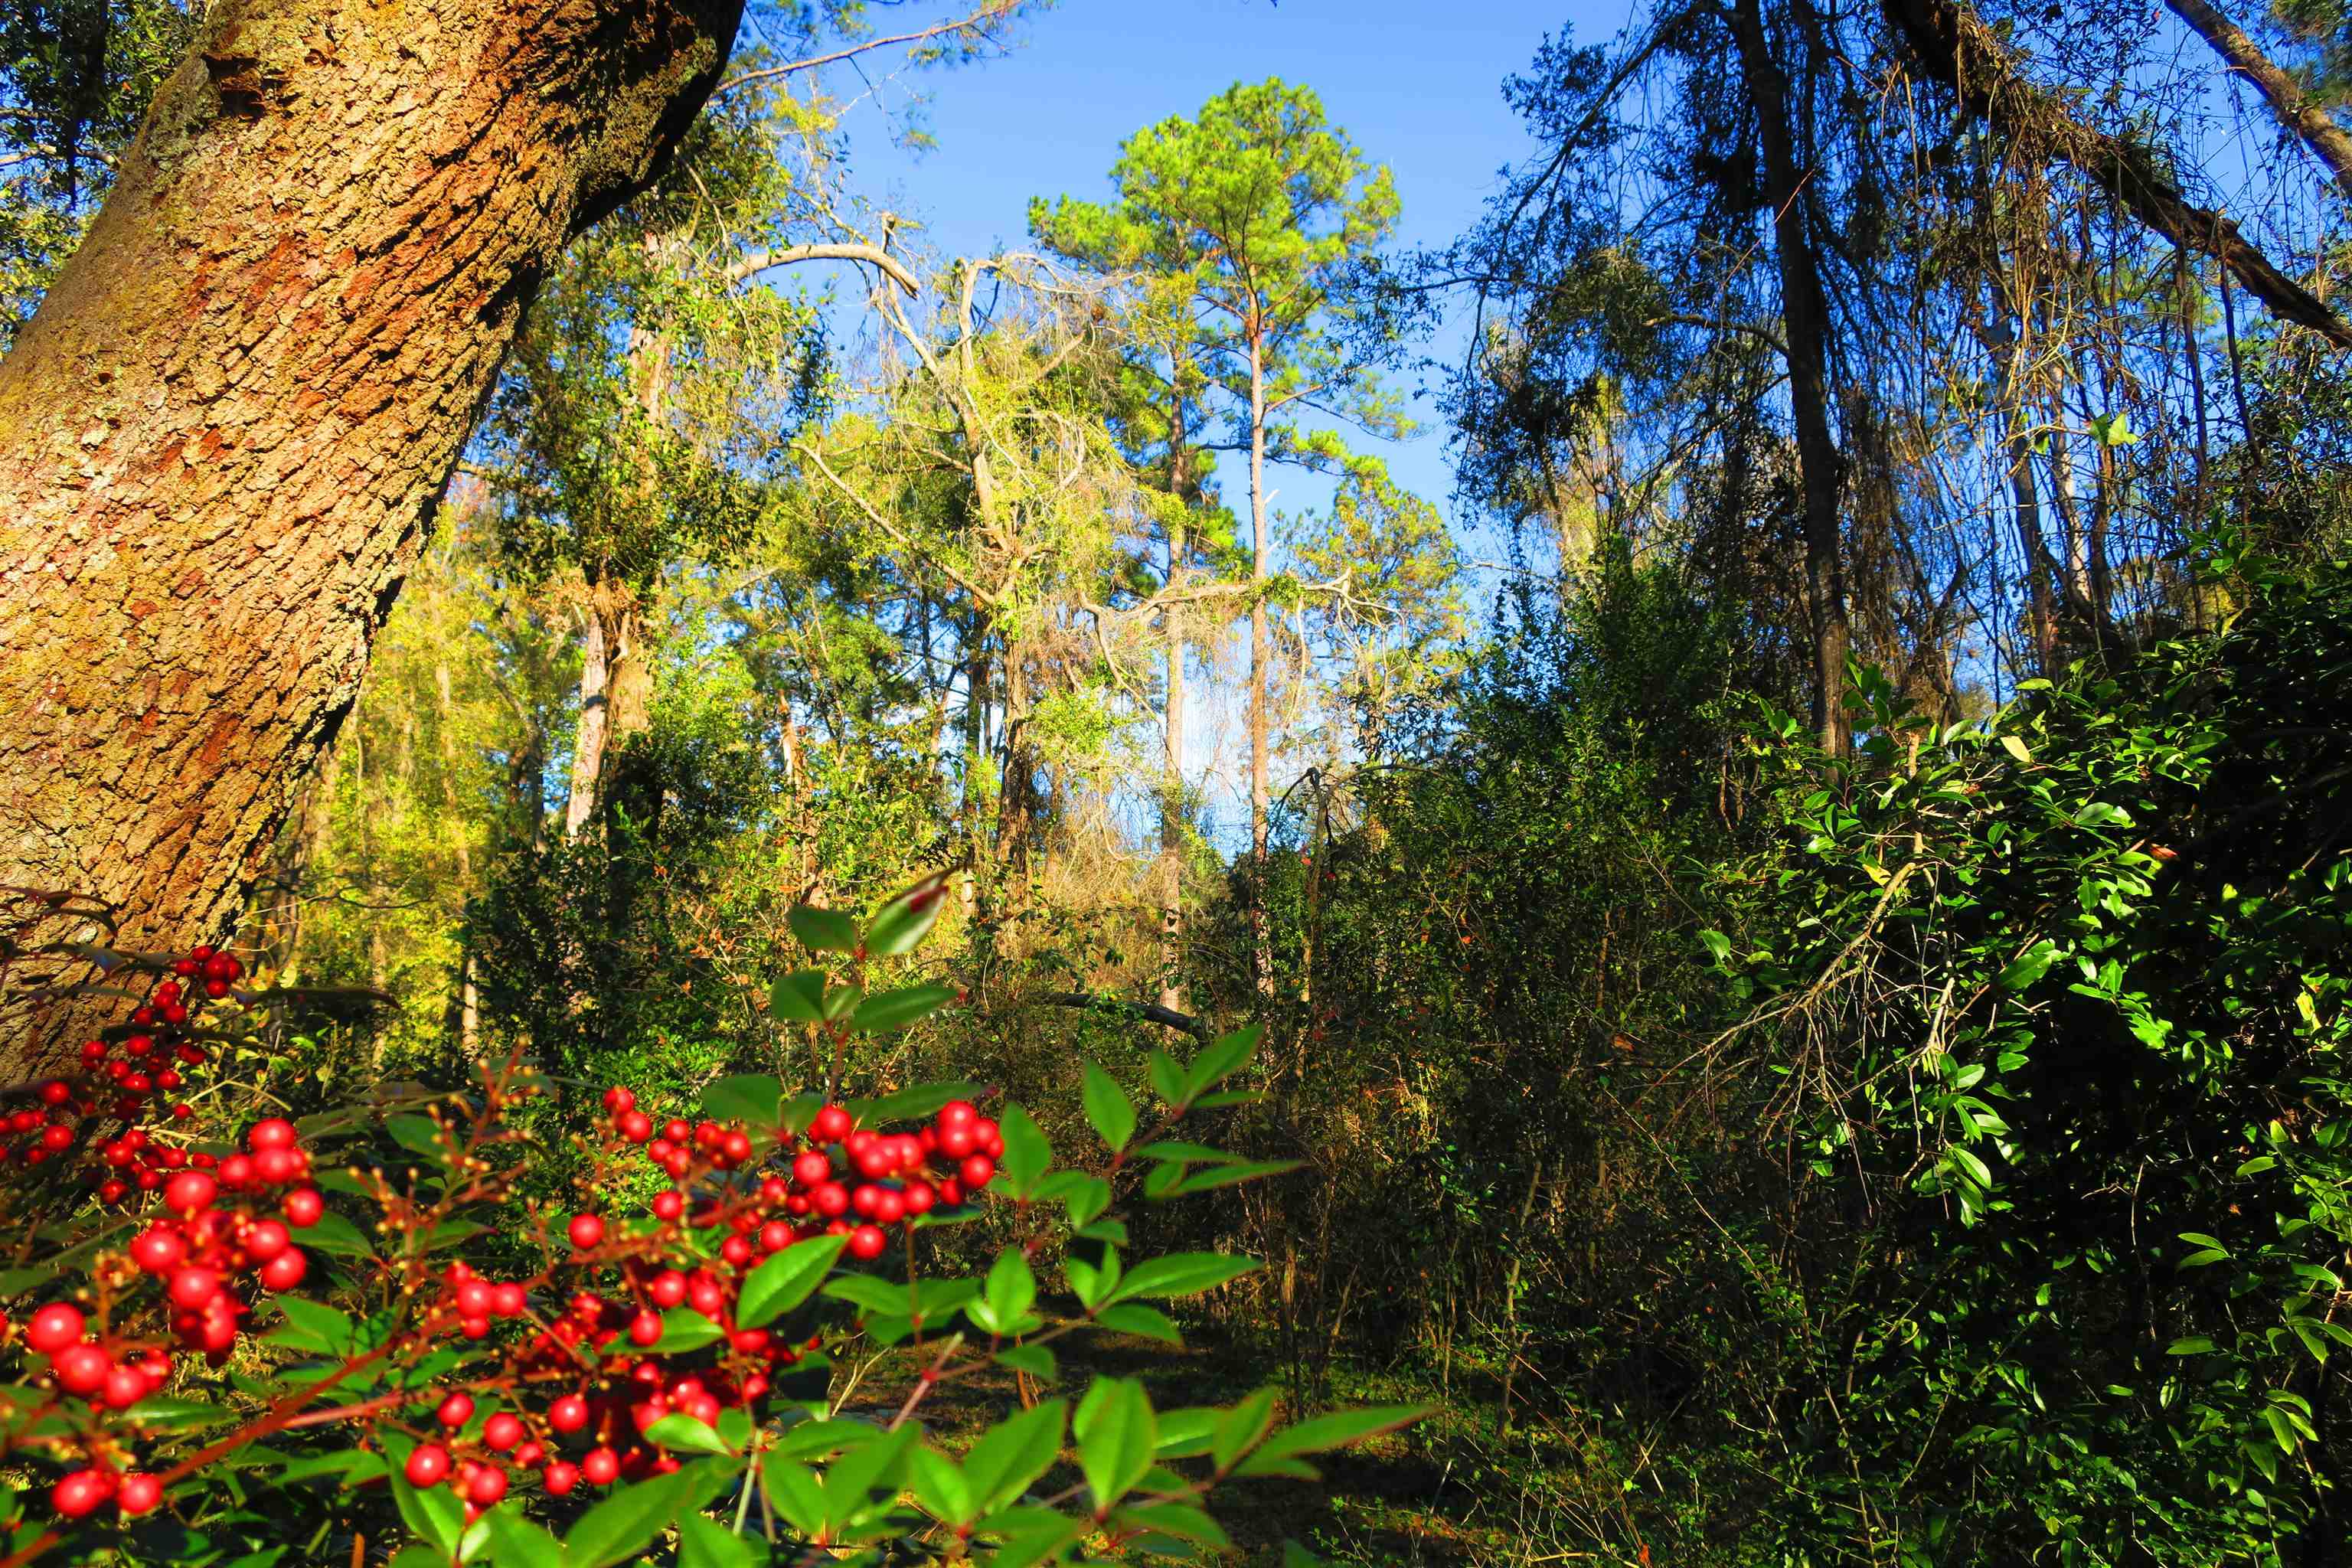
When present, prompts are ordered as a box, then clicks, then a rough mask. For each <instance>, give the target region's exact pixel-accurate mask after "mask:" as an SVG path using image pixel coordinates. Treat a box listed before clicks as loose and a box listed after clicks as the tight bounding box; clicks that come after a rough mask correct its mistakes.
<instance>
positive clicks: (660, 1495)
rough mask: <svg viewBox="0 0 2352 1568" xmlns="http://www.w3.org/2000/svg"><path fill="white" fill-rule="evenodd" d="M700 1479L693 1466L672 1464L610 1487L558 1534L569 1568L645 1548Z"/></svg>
mask: <svg viewBox="0 0 2352 1568" xmlns="http://www.w3.org/2000/svg"><path fill="white" fill-rule="evenodd" d="M700 1483H701V1478H700V1477H698V1476H697V1475H695V1474H694V1473H693V1472H691V1471H688V1470H676V1471H673V1472H672V1473H670V1474H668V1475H667V1476H655V1477H652V1478H650V1479H646V1480H642V1481H638V1482H636V1483H635V1485H632V1486H627V1487H624V1488H622V1489H620V1490H619V1491H616V1492H614V1494H613V1495H612V1496H610V1497H608V1498H606V1499H605V1500H604V1501H602V1502H600V1503H598V1504H597V1505H596V1506H595V1507H594V1508H592V1509H590V1510H588V1511H587V1512H586V1513H584V1514H583V1515H581V1516H580V1520H579V1522H578V1523H576V1524H574V1525H573V1526H572V1531H571V1533H570V1534H568V1535H566V1536H565V1537H564V1538H563V1552H564V1558H565V1561H566V1563H568V1564H569V1568H608V1565H609V1564H612V1563H622V1562H625V1561H626V1560H628V1559H629V1558H631V1557H634V1556H635V1554H636V1553H638V1552H642V1551H644V1550H645V1549H646V1547H647V1546H649V1545H651V1544H652V1543H653V1541H654V1538H655V1537H656V1536H658V1535H659V1534H661V1532H662V1531H665V1530H667V1529H668V1528H669V1527H670V1522H671V1521H673V1520H675V1519H676V1518H677V1514H678V1510H679V1509H681V1508H683V1507H684V1506H685V1505H686V1500H687V1498H688V1494H689V1493H690V1492H691V1491H692V1490H693V1489H695V1488H696V1487H697V1486H698V1485H700Z"/></svg>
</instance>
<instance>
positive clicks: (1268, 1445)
mask: <svg viewBox="0 0 2352 1568" xmlns="http://www.w3.org/2000/svg"><path fill="white" fill-rule="evenodd" d="M1436 1408H1437V1407H1436V1406H1435V1405H1370V1406H1367V1407H1365V1408H1363V1409H1360V1410H1335V1411H1333V1412H1332V1413H1331V1414H1330V1415H1318V1416H1317V1417H1316V1418H1315V1419H1314V1420H1312V1421H1302V1422H1300V1423H1298V1425H1297V1426H1286V1427H1284V1428H1283V1429H1282V1430H1281V1431H1279V1432H1276V1434H1275V1435H1274V1436H1271V1437H1268V1438H1267V1439H1266V1440H1265V1442H1264V1443H1263V1444H1261V1445H1259V1447H1258V1448H1257V1450H1256V1452H1255V1453H1253V1454H1251V1455H1250V1457H1249V1458H1246V1459H1244V1460H1243V1461H1242V1463H1241V1464H1240V1466H1239V1467H1237V1468H1235V1470H1234V1474H1235V1475H1242V1476H1250V1475H1264V1474H1269V1473H1295V1472H1290V1471H1281V1470H1278V1469H1277V1468H1276V1464H1277V1462H1278V1461H1282V1460H1287V1459H1291V1458H1295V1457H1296V1456H1297V1455H1300V1454H1319V1453H1323V1452H1325V1451H1327V1450H1328V1449H1332V1448H1343V1447H1347V1446H1348V1445H1349V1444H1350V1443H1360V1442H1362V1441H1364V1440H1365V1439H1366V1438H1368V1437H1377V1436H1380V1435H1381V1434H1382V1433H1384V1432H1393V1431H1395V1430H1397V1429H1398V1428H1399V1427H1401V1426H1410V1425H1412V1423H1413V1422H1415V1421H1418V1420H1420V1419H1422V1417H1423V1416H1425V1415H1430V1414H1431V1413H1432V1412H1433V1411H1434V1410H1435V1409H1436Z"/></svg>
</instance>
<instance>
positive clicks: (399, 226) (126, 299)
mask: <svg viewBox="0 0 2352 1568" xmlns="http://www.w3.org/2000/svg"><path fill="white" fill-rule="evenodd" d="M740 10H741V0H555V3H554V4H551V5H514V4H512V3H511V0H417V3H416V4H413V5H399V6H383V5H375V4H372V3H369V0H222V3H219V4H215V5H214V6H213V7H212V8H211V9H210V11H209V14H208V15H207V16H206V19H205V24H204V26H203V27H202V30H201V31H200V33H199V35H198V39H197V42H196V45H195V47H194V49H193V50H192V51H191V53H190V54H189V56H188V57H187V58H185V59H184V60H183V61H181V63H180V65H179V67H178V68H177V69H176V70H175V71H174V72H173V75H172V76H171V77H170V79H168V80H167V81H166V82H165V83H164V85H163V88H162V89H161V90H160V91H159V92H158V93H157V95H156V99H155V102H154V104H153V106H152V109H151V110H150V111H149V114H148V118H147V121H146V124H145V126H144V128H143V129H142V132H141V133H140V137H139V141H138V142H137V144H136V145H135V146H134V147H133V148H132V150H131V153H130V154H129V155H128V156H127V157H126V159H125V160H124V163H123V167H122V170H121V178H120V179H119V181H118V183H117V184H116V186H115V188H114V191H113V194H112V195H110V197H109V199H108V201H107V204H106V206H105V209H104V211H103V212H102V213H101V214H100V216H99V218H98V221H97V224H96V226H94V227H93V228H92V230H91V232H90V235H89V238H88V239H87V240H86V241H85V242H84V244H83V245H82V247H81V248H80V249H79V252H77V253H76V255H75V256H74V258H73V259H72V261H71V262H70V263H69V264H68V267H67V268H66V269H65V272H64V274H63V275H62V276H61V277H60V278H59V279H58V283H57V286H56V287H55V288H54V289H52V290H51V291H50V292H49V294H48V297H47V299H46V300H44V302H43V304H42V306H41V309H40V312H39V314H38V315H37V317H36V318H35V319H34V321H32V323H31V324H30V325H29V326H28V327H27V328H26V331H25V332H24V334H23V336H22V337H21V338H20V339H19V340H18V342H17V344H16V348H15V349H14V350H13V352H11V353H10V354H9V355H8V357H7V358H6V360H5V361H0V883H8V884H19V885H31V886H38V887H47V888H58V889H78V890H81V891H85V892H89V893H94V894H97V895H99V896H100V897H102V898H104V899H106V900H110V902H111V903H113V904H114V905H116V906H117V907H118V908H119V909H120V910H121V915H122V921H123V925H122V937H123V940H124V941H125V942H129V943H131V944H132V945H139V946H151V947H163V946H180V945H184V944H186V943H190V942H197V941H202V940H205V939H206V938H210V937H218V936H220V935H222V934H223V933H224V931H226V928H227V927H228V926H229V924H230V923H231V921H233V920H234V918H235V916H236V912H237V910H238V908H239V905H240V903H241V901H242V899H243V896H244V892H245V889H246V885H247V880H248V879H249V878H250V877H251V875H252V874H253V872H254V869H255V868H256V867H257V864H258V863H259V860H260V858H261V856H262V854H263V852H264V851H265V850H266V848H267V846H268V840H269V837H270V834H271V833H272V831H273V830H274V829H275V827H276V826H277V824H278V820H279V818H280V816H282V815H283V813H284V811H285V809H286V805H287V802H288V799H289V795H290V793H291V791H292V789H293V787H294V785H295V784H297V782H298V781H299V779H300V777H301V776H302V775H303V773H305V772H306V771H307V770H308V769H309V767H310V764H311V763H312V762H313V761H314V760H315V759H316V758H317V756H318V754H319V752H320V750H321V749H322V748H323V747H324V746H325V745H326V743H327V742H328V741H329V740H330V739H331V737H332V735H333V734H334V732H335V730H336V727H337V725H338V724H339V723H340V722H341V718H342V716H343V714H344V713H345V712H346V711H348V710H349V708H350V706H351V703H352V698H353V694H354V692H355V690H356V689H357V686H358V682H359V678H360V674H361V671H362V668H363V666H364V664H365V661H366V657H367V649H368V644H369V641H370V639H371V637H373V634H374V632H375V629H376V627H377V626H379V625H380V624H381V623H382V621H383V616H384V615H385V614H386V612H387V611H388V610H389V609H390V607H391V605H392V602H393V599H394V595H396V594H397V593H398V591H399V586H400V584H401V581H402V578H403V576H404V574H405V573H406V572H407V570H408V568H409V565H410V564H411V563H412V562H413V561H414V559H415V552H416V550H417V548H418V545H419V543H420V542H421V540H422V538H423V535H424V532H425V523H426V520H427V519H428V517H429V515H430V513H431V510H432V508H433V505H434V500H435V498H436V496H437V495H438V494H439V492H440V490H441V488H442V486H443V484H444V482H445V481H446V479H447V477H448V474H449V470H450V468H451V465H452V463H453V462H454V461H455V459H456V457H457V451H458V448H459V446H460V445H461V443H462V442H463V441H464V440H465V438H466V436H467V432H468V431H469V430H470V429H471V428H472V426H473V424H474V420H475V416H476V415H477V412H478V409H479V407H480V405H481V402H482V399H483V397H484V395H485V394H486V392H487V389H488V385H489V384H490V380H491V376H492V374H493V373H494V372H495V370H496V368H497V365H498V363H499V357H500V355H501V354H502V353H503V352H504V350H505V348H506V346H507V344H508V342H509V339H510V338H511V336H512V334H513V331H514V329H515V326H516V323H517V321H518V318H519V317H520V313H521V311H522V310H523V309H524V307H525V306H526V304H527V303H528V302H529V300H530V297H531V295H532V293H533V291H534V289H535V288H536V287H537V284H538V280H539V279H540V277H541V274H542V272H543V270H544V269H545V268H546V267H547V265H548V263H549V262H550V260H551V258H552V257H553V256H554V255H555V253H556V252H557V251H558V249H559V248H560V247H562V245H563V244H564V242H565V241H566V240H567V239H568V238H569V237H571V236H572V234H574V233H575V232H577V231H578V230H579V229H580V228H582V227H583V226H585V225H586V224H588V223H590V222H592V221H593V220H594V219H595V218H596V217H598V216H601V215H602V214H603V213H604V212H606V211H608V210H610V209H611V207H612V206H613V205H615V204H617V203H618V202H619V201H621V200H623V199H625V197H626V196H627V195H629V194H630V193H631V192H632V191H634V190H635V189H637V188H640V187H641V185H642V184H643V183H644V182H645V180H646V178H647V177H648V176H649V175H650V174H652V172H653V170H654V167H655V164H656V162H657V160H659V159H660V158H661V157H663V156H664V155H666V154H667V152H668V150H669V149H670V148H671V147H672V145H673V144H674V143H675V142H676V140H677V136H678V134H679V133H680V132H682V131H683V130H684V129H685V127H686V125H687V124H688V122H689V121H690V120H691V118H692V116H693V115H694V113H695V112H696V110H698V107H699V106H700V105H701V103H702V101H703V100H704V99H705V98H706V97H708V95H709V90H710V89H711V86H712V84H713V83H714V82H716V81H717V79H718V76H719V68H720V67H721V65H722V64H723V63H724V60H725V58H726V55H727V50H728V46H729V44H730V41H731V39H732V37H733V36H734V31H735V27H736V25H737V22H738V20H739V19H740ZM86 1022H87V1020H86V1019H84V1018H82V1017H81V1016H79V1009H78V1007H77V1006H76V1005H73V1004H70V1003H68V1004H60V1005H52V1006H49V1007H47V1008H46V1009H45V1010H43V1011H42V1012H41V1013H40V1014H39V1015H38V1016H36V1017H34V1018H32V1019H30V1020H26V1019H23V1018H18V1019H16V1021H15V1022H14V1023H13V1024H12V1025H11V1026H8V1027H6V1028H5V1034H0V1053H5V1054H6V1055H7V1056H9V1057H10V1058H13V1061H14V1063H15V1064H16V1065H24V1064H26V1063H29V1062H33V1061H37V1060H42V1059H46V1058H47V1057H48V1056H49V1055H50V1054H51V1053H52V1052H53V1051H55V1050H56V1049H57V1048H58V1044H59V1042H60V1041H61V1040H65V1039H68V1038H69V1037H70V1035H71V1034H72V1033H73V1032H75V1031H77V1030H78V1029H79V1027H80V1026H83V1025H84V1024H85V1023H86Z"/></svg>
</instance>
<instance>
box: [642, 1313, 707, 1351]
mask: <svg viewBox="0 0 2352 1568" xmlns="http://www.w3.org/2000/svg"><path fill="white" fill-rule="evenodd" d="M725 1332H726V1330H724V1329H722V1328H720V1327H719V1325H718V1324H716V1323H714V1322H712V1321H710V1320H709V1319H708V1318H706V1317H704V1316H703V1315H702V1314H701V1313H699V1312H698V1311H696V1310H694V1309H693V1308H691V1307H673V1308H671V1309H670V1310H668V1311H667V1312H665V1313H663V1314H662V1337H661V1338H660V1339H658V1340H656V1341H655V1342H653V1344H652V1346H651V1347H650V1348H649V1349H647V1351H646V1354H647V1355H679V1354H683V1353H684V1352H687V1351H698V1350H700V1349H701V1348H702V1347H703V1346H705V1345H707V1344H709V1342H711V1341H713V1340H715V1339H718V1338H719V1336H720V1335H722V1334H724V1333H725Z"/></svg>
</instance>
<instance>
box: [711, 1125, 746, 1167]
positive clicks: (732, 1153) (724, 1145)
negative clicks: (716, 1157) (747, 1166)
mask: <svg viewBox="0 0 2352 1568" xmlns="http://www.w3.org/2000/svg"><path fill="white" fill-rule="evenodd" d="M719 1153H720V1154H721V1155H722V1156H724V1157H725V1158H726V1160H727V1162H728V1163H730V1164H734V1165H740V1164H741V1163H743V1162H744V1161H746V1160H748V1159H750V1158H751V1138H750V1136H749V1135H748V1134H745V1133H742V1132H730V1133H729V1134H727V1136H726V1137H725V1138H723V1139H721V1140H720V1141H719Z"/></svg>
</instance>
